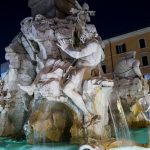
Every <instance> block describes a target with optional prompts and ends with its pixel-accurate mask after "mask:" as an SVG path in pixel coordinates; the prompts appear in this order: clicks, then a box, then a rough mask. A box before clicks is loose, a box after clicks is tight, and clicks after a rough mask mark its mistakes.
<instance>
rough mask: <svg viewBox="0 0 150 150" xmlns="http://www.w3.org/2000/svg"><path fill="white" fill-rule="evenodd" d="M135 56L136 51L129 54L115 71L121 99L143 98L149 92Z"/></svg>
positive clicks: (117, 88) (116, 84) (116, 85)
mask: <svg viewBox="0 0 150 150" xmlns="http://www.w3.org/2000/svg"><path fill="white" fill-rule="evenodd" d="M135 54H136V52H135V51H133V52H132V51H131V52H128V53H127V54H126V56H125V58H124V59H122V60H120V61H119V62H118V64H117V66H116V67H115V70H114V78H115V87H116V90H117V91H118V94H119V96H120V97H121V98H127V96H131V97H135V98H141V97H143V96H144V95H145V94H147V93H148V91H149V87H148V84H147V82H146V80H145V79H144V78H143V75H142V73H141V70H140V67H139V66H140V61H139V60H136V59H135Z"/></svg>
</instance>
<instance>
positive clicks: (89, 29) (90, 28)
mask: <svg viewBox="0 0 150 150" xmlns="http://www.w3.org/2000/svg"><path fill="white" fill-rule="evenodd" d="M97 36H98V33H97V31H96V28H95V26H94V25H87V26H86V27H85V28H83V29H82V34H81V36H80V41H81V42H82V43H85V41H86V40H89V39H92V38H95V37H97Z"/></svg>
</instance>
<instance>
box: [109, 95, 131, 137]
mask: <svg viewBox="0 0 150 150" xmlns="http://www.w3.org/2000/svg"><path fill="white" fill-rule="evenodd" d="M113 94H114V95H112V96H111V100H110V102H109V110H110V114H111V118H112V122H113V126H114V131H115V136H116V139H117V140H120V139H128V140H130V139H131V138H130V131H129V127H128V124H127V121H126V117H125V114H124V110H123V108H122V104H121V101H120V98H119V96H118V95H117V93H113Z"/></svg>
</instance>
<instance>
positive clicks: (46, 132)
mask: <svg viewBox="0 0 150 150" xmlns="http://www.w3.org/2000/svg"><path fill="white" fill-rule="evenodd" d="M66 3H67V4H68V5H66ZM45 4H46V5H45ZM64 4H65V5H64ZM41 6H43V7H41ZM29 7H31V10H32V15H33V16H32V17H27V18H25V19H24V20H23V21H22V22H21V32H20V33H19V34H18V35H17V36H16V37H15V38H14V39H13V41H12V43H11V44H10V45H9V46H8V47H6V56H5V57H6V60H8V61H9V72H8V74H7V75H6V76H5V77H4V78H3V80H1V83H0V136H6V137H15V138H21V137H23V135H25V136H26V139H27V142H28V143H30V144H34V143H42V142H70V143H74V144H79V145H83V146H81V147H80V150H84V149H90V150H102V149H105V148H106V147H111V146H110V145H111V144H110V143H112V142H114V141H115V140H114V133H115V132H116V137H117V138H127V137H128V136H129V135H128V136H126V137H125V136H122V134H119V135H118V133H119V130H121V124H122V126H124V129H125V130H124V131H125V132H126V133H128V125H129V126H132V125H133V122H132V119H133V118H134V119H135V121H137V122H138V121H139V120H136V119H137V116H138V115H140V114H142V115H143V118H142V119H143V120H144V121H145V120H146V121H145V122H146V123H147V124H148V123H149V121H148V119H147V118H146V116H145V115H144V109H143V106H142V104H143V101H145V99H144V97H145V96H146V95H147V94H148V92H149V88H148V85H147V82H146V81H145V80H144V79H143V77H142V74H141V72H140V70H139V62H138V61H137V60H135V58H133V57H132V56H133V53H129V54H127V58H125V59H123V60H122V61H121V62H119V63H118V66H116V69H115V72H114V75H115V78H114V81H112V80H109V79H107V78H106V77H105V75H104V73H103V71H102V68H101V62H102V61H104V59H105V55H104V52H103V48H104V43H103V41H102V40H101V37H100V36H99V35H98V33H97V30H96V27H95V26H94V25H93V24H89V23H88V22H90V16H93V15H94V13H95V12H94V11H90V10H89V6H88V5H87V4H86V3H85V4H84V5H83V6H82V7H81V6H80V4H79V3H78V2H77V1H75V0H60V1H55V0H47V1H45V0H42V1H41V0H29ZM125 63H126V64H128V65H126V64H125ZM125 66H126V67H125ZM140 102H141V103H140ZM136 105H139V107H141V111H140V112H138V113H137V112H136V111H137V110H136V109H135V108H134V107H136ZM126 106H129V107H131V108H132V111H131V112H130V111H129V109H125V110H124V108H126ZM110 114H111V117H112V118H115V117H116V118H117V119H119V120H118V121H120V125H117V124H116V122H117V120H115V119H110V118H111V117H110ZM125 116H127V117H125ZM111 120H113V121H111ZM112 124H114V125H115V128H114V127H113V125H112ZM113 128H114V129H115V132H113ZM117 140H118V139H117ZM106 141H107V142H106ZM108 141H109V142H108ZM104 143H105V144H104ZM106 143H107V144H108V143H109V144H108V145H109V146H108V145H107V144H106ZM84 144H85V145H84ZM132 144H133V143H132ZM106 145H107V146H106ZM112 145H113V144H112ZM120 145H122V144H120ZM112 147H113V146H112ZM108 149H109V148H108Z"/></svg>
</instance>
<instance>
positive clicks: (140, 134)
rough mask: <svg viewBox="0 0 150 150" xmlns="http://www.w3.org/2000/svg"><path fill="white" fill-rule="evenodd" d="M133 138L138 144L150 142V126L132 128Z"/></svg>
mask: <svg viewBox="0 0 150 150" xmlns="http://www.w3.org/2000/svg"><path fill="white" fill-rule="evenodd" d="M130 133H131V139H132V140H133V141H135V142H136V143H138V144H148V143H149V135H148V128H139V129H132V130H130Z"/></svg>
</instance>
